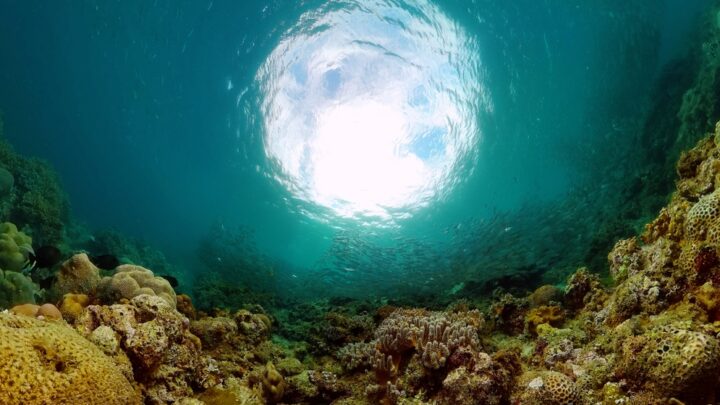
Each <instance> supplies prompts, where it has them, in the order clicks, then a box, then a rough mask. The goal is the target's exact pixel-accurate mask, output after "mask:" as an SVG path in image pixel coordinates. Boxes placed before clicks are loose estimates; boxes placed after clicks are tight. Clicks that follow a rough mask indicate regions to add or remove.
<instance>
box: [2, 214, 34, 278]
mask: <svg viewBox="0 0 720 405" xmlns="http://www.w3.org/2000/svg"><path fill="white" fill-rule="evenodd" d="M31 250H32V238H30V237H29V236H27V235H25V234H24V233H22V232H20V231H18V229H17V227H16V226H15V224H13V223H10V222H5V223H2V224H0V268H2V269H4V270H12V271H20V270H22V268H23V266H24V265H25V262H26V261H27V253H28V252H29V251H31Z"/></svg>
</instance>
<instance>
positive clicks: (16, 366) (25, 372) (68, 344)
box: [0, 314, 141, 405]
mask: <svg viewBox="0 0 720 405" xmlns="http://www.w3.org/2000/svg"><path fill="white" fill-rule="evenodd" d="M140 402H141V401H140V397H139V395H138V394H137V393H136V392H135V390H134V389H133V386H132V385H131V384H130V383H129V382H128V380H127V379H126V378H125V377H124V376H123V374H122V373H121V372H120V371H119V369H118V367H117V366H116V365H115V364H114V363H113V362H112V360H110V359H109V358H108V357H106V356H105V355H104V354H103V352H102V351H100V349H98V348H97V347H95V345H93V344H92V343H90V342H89V341H87V340H86V339H85V338H83V337H82V336H80V335H79V334H78V333H77V332H75V331H74V330H73V329H71V328H70V327H68V326H66V325H63V324H59V323H53V322H47V321H43V320H38V319H34V318H30V317H25V316H16V315H11V314H0V403H3V404H7V405H12V404H18V405H20V404H22V405H33V404H88V405H90V404H102V405H110V404H118V405H121V404H122V405H124V404H140Z"/></svg>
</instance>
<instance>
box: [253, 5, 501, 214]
mask: <svg viewBox="0 0 720 405" xmlns="http://www.w3.org/2000/svg"><path fill="white" fill-rule="evenodd" d="M478 54H479V51H478V49H477V44H476V43H475V41H474V40H473V39H472V38H470V37H468V36H467V35H466V34H465V33H464V32H463V30H462V28H461V27H460V26H458V25H457V24H455V23H454V22H453V21H452V20H451V19H449V18H448V17H447V16H446V15H444V14H443V13H442V12H441V10H439V9H438V8H437V7H435V6H434V5H431V4H429V3H427V2H424V1H420V2H414V4H413V5H410V4H403V3H400V2H386V1H372V2H370V1H362V2H348V1H343V2H330V3H328V4H326V5H325V6H324V7H322V8H321V9H318V10H315V11H312V12H308V13H306V14H304V15H303V16H302V17H301V18H300V20H299V21H298V23H297V24H296V25H295V26H294V27H293V28H292V29H291V30H289V31H288V32H287V33H285V35H284V36H283V39H282V40H281V42H280V43H279V45H278V46H277V47H276V48H275V49H274V51H273V52H272V53H271V54H270V56H269V57H268V59H267V60H266V61H265V63H264V64H263V66H262V67H261V69H260V70H259V71H258V74H257V80H258V83H259V85H260V89H261V93H262V104H261V109H262V114H263V124H264V130H265V131H264V148H265V153H266V156H267V157H268V160H269V161H270V162H271V163H272V164H271V165H270V166H271V167H272V168H273V169H272V170H273V172H272V173H271V176H272V177H274V178H275V179H277V180H278V181H279V182H280V183H282V184H283V185H284V186H285V187H286V188H287V189H288V190H289V191H290V192H291V193H292V194H293V196H294V198H295V200H296V201H297V200H300V201H303V202H306V203H308V204H311V205H312V206H320V207H323V208H326V209H325V210H323V212H325V213H327V214H329V215H332V216H339V217H345V218H358V219H363V220H368V219H370V220H371V221H372V222H375V223H381V224H391V223H395V222H396V221H397V220H398V219H400V218H406V217H409V216H411V215H412V214H413V213H414V212H416V211H417V210H418V209H419V208H422V207H426V206H428V205H429V204H431V203H432V202H433V201H436V200H438V199H441V198H443V197H445V196H447V194H448V193H449V192H450V191H451V190H452V188H453V186H454V185H456V184H457V183H459V182H460V181H462V178H460V175H459V174H460V173H465V174H467V173H468V170H467V165H472V162H474V159H475V158H476V155H477V149H478V145H479V141H480V132H479V128H478V125H477V120H478V114H479V111H480V110H481V109H489V108H490V103H489V97H488V96H487V94H486V91H485V90H484V88H483V85H482V79H483V78H482V70H481V65H480V60H479V57H478ZM305 211H306V212H311V211H313V210H305ZM314 212H317V210H314Z"/></svg>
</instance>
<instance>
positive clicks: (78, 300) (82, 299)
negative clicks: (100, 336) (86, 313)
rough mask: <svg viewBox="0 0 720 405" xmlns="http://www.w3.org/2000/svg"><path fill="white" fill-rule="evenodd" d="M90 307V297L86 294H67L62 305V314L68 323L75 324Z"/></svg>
mask: <svg viewBox="0 0 720 405" xmlns="http://www.w3.org/2000/svg"><path fill="white" fill-rule="evenodd" d="M88 305H90V297H88V296H87V295H85V294H72V293H71V294H65V295H64V296H63V299H62V302H61V303H60V313H62V315H63V317H64V318H65V319H66V320H67V321H68V322H73V321H75V319H77V317H78V316H80V314H81V313H82V311H83V309H85V307H87V306H88Z"/></svg>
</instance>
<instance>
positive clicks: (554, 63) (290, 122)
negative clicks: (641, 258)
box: [0, 0, 718, 306]
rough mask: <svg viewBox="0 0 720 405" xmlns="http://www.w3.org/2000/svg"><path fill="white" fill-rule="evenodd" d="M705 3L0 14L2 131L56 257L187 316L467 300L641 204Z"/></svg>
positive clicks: (42, 5)
mask: <svg viewBox="0 0 720 405" xmlns="http://www.w3.org/2000/svg"><path fill="white" fill-rule="evenodd" d="M711 4H712V2H711V1H709V0H708V1H701V0H697V1H691V2H682V1H678V0H662V1H650V0H645V1H639V0H638V1H633V0H625V1H612V0H603V1H593V2H589V1H580V0H541V1H537V0H519V1H512V2H510V1H500V0H443V1H440V0H438V1H432V0H415V1H395V0H393V1H391V0H363V1H360V0H358V1H355V0H343V1H317V0H312V1H310V0H308V1H281V0H275V1H256V0H249V1H242V2H239V1H229V0H228V1H220V0H205V1H170V0H153V1H146V0H142V1H141V0H130V1H95V0H83V1H65V0H63V1H56V2H43V1H34V0H31V1H21V0H6V1H3V2H2V12H0V61H2V64H1V65H0V66H1V67H0V110H2V112H3V121H4V124H5V131H4V132H5V137H6V138H7V139H8V141H9V142H10V143H11V144H13V145H14V146H15V147H16V149H17V150H18V151H19V152H20V153H22V154H24V155H28V156H37V157H40V158H43V159H46V160H48V161H49V162H50V163H51V164H52V165H53V167H54V168H55V170H56V171H57V173H58V175H59V177H60V178H61V180H62V183H63V186H64V188H65V191H66V192H67V194H68V197H69V199H70V201H71V205H72V210H73V218H74V219H73V221H74V223H76V224H82V226H83V227H82V230H77V229H79V228H77V227H73V226H70V225H68V229H75V230H76V231H75V232H71V231H70V230H68V232H67V235H66V239H67V241H66V244H67V246H68V248H69V249H71V250H72V249H81V248H83V247H84V246H87V243H88V242H87V241H88V240H91V241H92V240H97V239H100V236H99V235H101V234H102V232H103V231H102V230H103V229H108V228H110V229H114V230H116V231H117V232H118V233H120V234H122V235H126V236H127V237H130V238H136V239H139V240H142V244H143V245H148V246H153V247H154V248H153V251H155V250H154V249H158V250H159V251H162V252H163V253H164V255H165V256H166V257H167V260H168V261H169V262H170V263H171V264H172V266H171V269H163V271H164V272H171V273H172V274H173V275H174V276H176V277H177V278H178V279H179V281H180V286H179V290H180V291H184V292H187V293H191V294H194V296H195V298H196V300H200V302H199V303H197V305H198V306H212V305H223V304H224V303H225V304H227V305H232V304H233V303H234V302H236V301H248V300H252V299H257V300H262V298H263V297H280V298H299V299H308V298H318V297H353V298H381V299H387V300H394V301H397V302H405V303H414V304H418V303H419V304H425V305H442V304H443V303H446V302H448V301H450V300H453V299H458V298H470V299H484V298H487V297H489V296H490V295H491V294H492V293H493V291H494V290H496V289H497V288H502V289H503V290H508V291H515V290H532V289H534V288H535V287H537V286H538V285H540V284H558V285H559V284H562V283H563V282H564V280H565V277H566V276H567V275H568V274H570V273H571V272H573V271H574V270H575V269H576V268H577V267H579V266H588V267H589V268H590V269H591V270H592V271H595V272H599V273H603V274H604V273H605V272H606V271H607V268H606V267H607V265H606V262H605V261H606V255H607V252H608V251H609V250H610V248H611V247H612V244H613V243H614V241H616V240H617V239H618V238H621V237H627V236H629V235H632V234H635V233H636V232H638V231H639V229H640V226H641V225H642V224H643V223H644V221H646V220H647V219H648V218H650V217H652V216H654V215H655V214H656V213H657V210H658V209H659V208H660V207H661V206H662V205H664V204H665V202H666V199H667V197H668V195H669V193H670V191H671V190H672V188H673V170H674V169H673V164H674V162H675V160H676V158H677V156H678V154H679V151H680V149H682V148H684V147H687V146H688V145H689V144H691V143H692V142H693V141H694V139H690V138H682V137H678V129H679V128H680V127H681V126H682V125H683V123H685V121H683V119H686V118H687V117H686V118H683V116H682V115H681V114H678V109H679V106H680V104H681V103H682V100H683V92H682V91H680V90H678V89H685V88H687V87H688V86H689V85H690V84H691V83H692V82H693V80H694V77H695V70H694V69H695V68H694V67H695V66H697V64H698V60H700V59H701V58H702V55H703V52H710V51H712V49H710V50H709V48H708V47H712V44H710V45H707V46H706V47H702V48H699V47H698V46H697V44H696V42H694V41H693V39H695V38H696V37H697V36H698V35H700V34H699V33H700V32H701V30H707V29H708V26H710V27H712V24H717V22H716V18H714V17H713V16H709V15H708V14H707V13H706V11H707V10H708V9H709V7H710V5H711ZM711 118H713V117H707V120H700V121H699V122H700V124H698V125H699V126H700V127H701V128H702V129H703V130H709V129H710V126H709V123H710V122H713V121H712V120H711ZM714 118H715V119H717V118H718V117H714ZM701 132H702V131H701ZM696 135H697V136H699V135H700V134H696ZM83 243H85V245H83ZM106 246H108V245H106ZM116 250H121V249H120V248H117V247H116ZM95 253H97V254H100V253H114V254H117V255H122V254H123V253H124V252H118V251H112V252H95ZM139 255H140V256H142V254H139ZM156 271H157V270H156ZM258 297H260V298H258ZM251 298H252V299H251ZM202 300H205V302H202Z"/></svg>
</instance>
